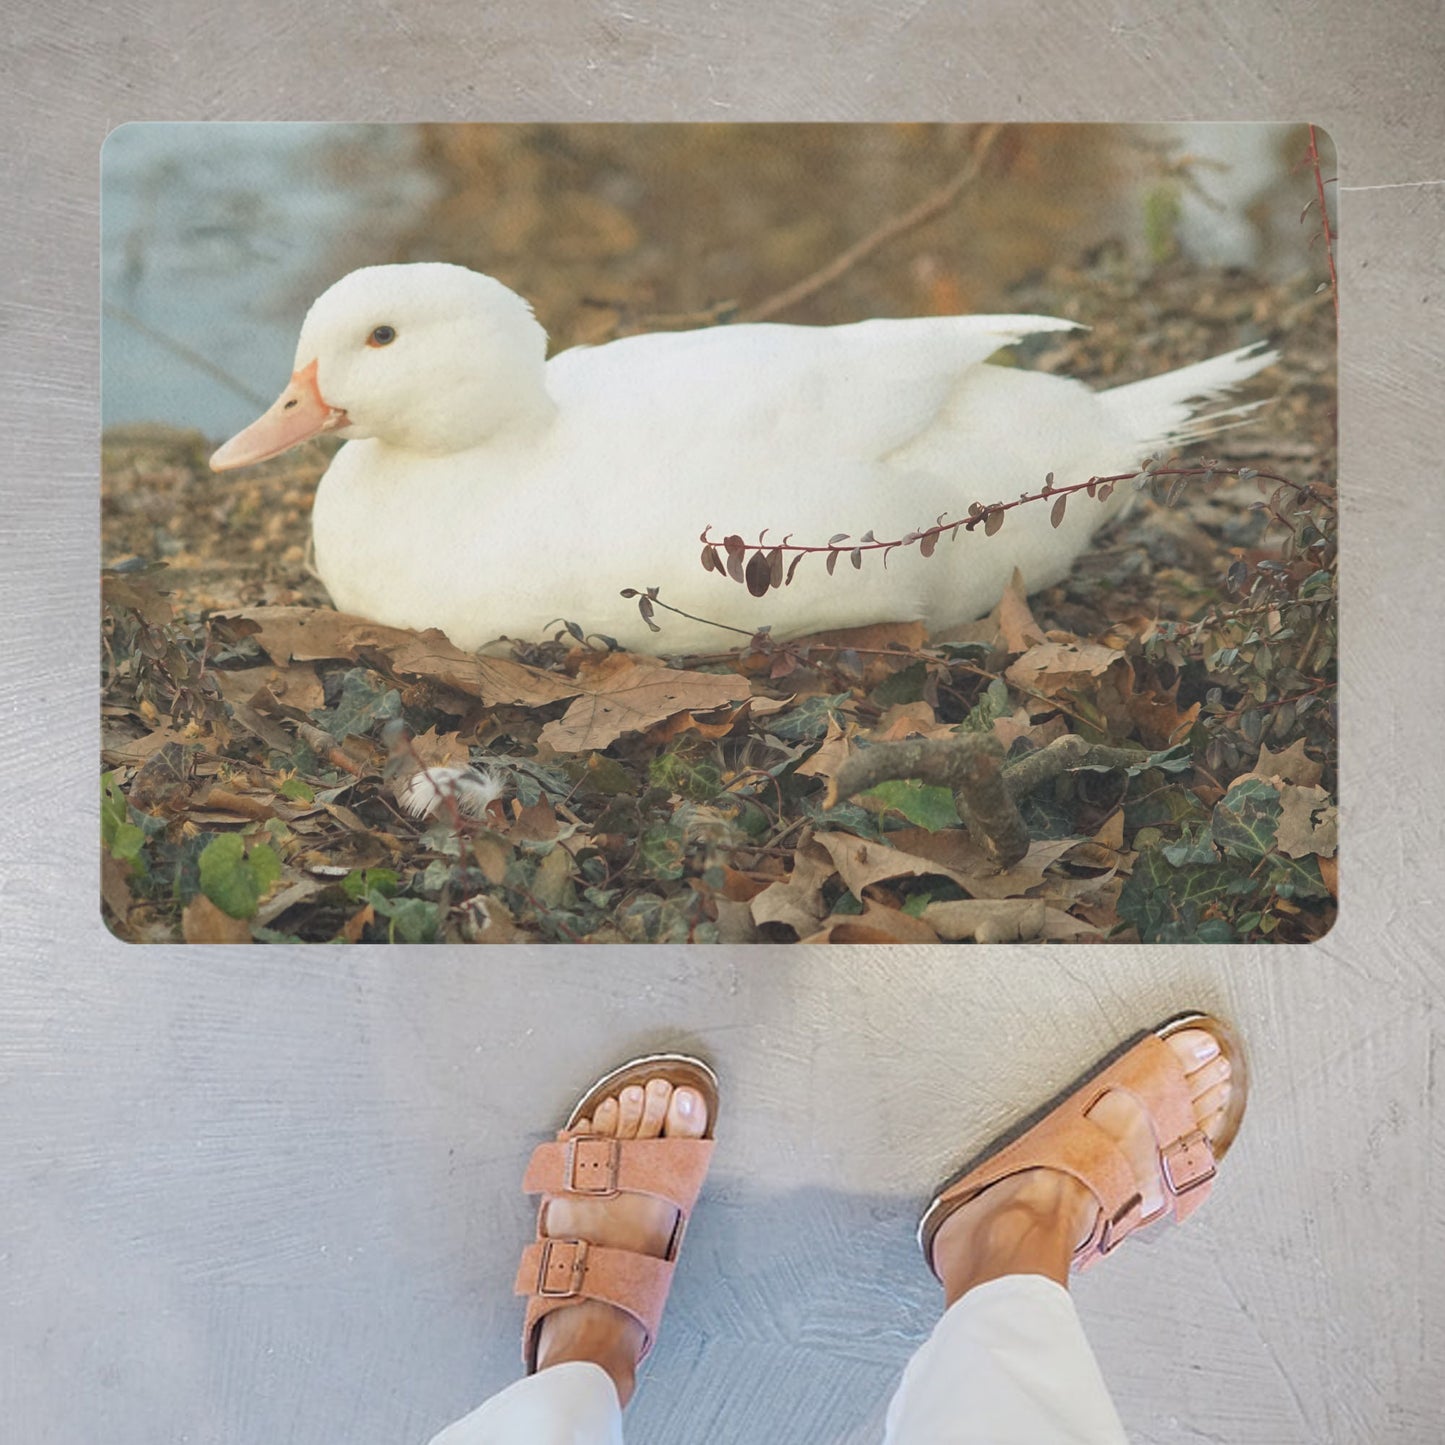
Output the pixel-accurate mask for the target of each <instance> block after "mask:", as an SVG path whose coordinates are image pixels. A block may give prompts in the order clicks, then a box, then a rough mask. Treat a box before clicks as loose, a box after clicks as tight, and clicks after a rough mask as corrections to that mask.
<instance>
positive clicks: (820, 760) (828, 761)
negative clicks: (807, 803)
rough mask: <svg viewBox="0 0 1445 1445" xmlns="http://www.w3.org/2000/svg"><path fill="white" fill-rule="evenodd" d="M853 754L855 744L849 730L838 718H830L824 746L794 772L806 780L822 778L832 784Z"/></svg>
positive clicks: (805, 759)
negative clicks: (841, 724)
mask: <svg viewBox="0 0 1445 1445" xmlns="http://www.w3.org/2000/svg"><path fill="white" fill-rule="evenodd" d="M852 752H853V743H852V739H851V737H850V735H849V733H848V731H847V729H845V728H843V727H841V726H840V725H839V723H838V719H837V718H836V717H832V716H830V717H829V718H828V731H827V733H826V734H825V735H824V737H823V742H822V745H821V746H820V747H819V748H818V749H817V751H816V752H813V753H810V754H809V755H808V756H807V757H806V758H804V759H803V761H802V762H801V763H799V764H798V766H797V768H796V769H795V770H794V771H796V772H797V773H800V774H801V775H802V776H803V777H805V778H822V779H824V780H825V781H827V782H831V781H832V780H833V778H834V777H835V776H837V772H838V769H839V768H841V767H842V766H843V764H844V763H845V762H847V761H848V759H849V757H850V756H851V755H852Z"/></svg>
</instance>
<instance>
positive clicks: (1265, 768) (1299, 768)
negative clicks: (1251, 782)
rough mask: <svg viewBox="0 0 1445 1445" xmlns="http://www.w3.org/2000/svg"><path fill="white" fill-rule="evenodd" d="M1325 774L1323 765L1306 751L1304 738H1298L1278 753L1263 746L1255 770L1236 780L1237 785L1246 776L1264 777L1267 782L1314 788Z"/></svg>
mask: <svg viewBox="0 0 1445 1445" xmlns="http://www.w3.org/2000/svg"><path fill="white" fill-rule="evenodd" d="M1323 776H1324V768H1323V766H1322V765H1321V764H1319V763H1317V762H1315V760H1314V759H1313V758H1312V757H1310V756H1309V755H1308V754H1307V753H1306V752H1305V741H1304V739H1303V738H1296V739H1295V740H1294V742H1292V743H1291V744H1290V745H1289V747H1287V748H1285V749H1283V751H1281V752H1277V753H1272V752H1270V750H1269V749H1268V748H1267V747H1264V746H1261V747H1260V750H1259V759H1258V761H1257V762H1256V763H1255V765H1254V768H1253V770H1252V771H1251V772H1248V773H1245V774H1244V775H1243V776H1242V777H1238V778H1236V779H1235V780H1234V782H1235V784H1236V785H1237V784H1239V783H1242V782H1243V781H1244V779H1245V778H1263V779H1264V781H1265V782H1267V783H1275V782H1279V783H1298V784H1299V785H1300V786H1301V787H1304V788H1312V787H1314V785H1315V784H1316V783H1318V782H1319V780H1320V779H1321V778H1322V777H1323Z"/></svg>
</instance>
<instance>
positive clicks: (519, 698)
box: [221, 607, 578, 707]
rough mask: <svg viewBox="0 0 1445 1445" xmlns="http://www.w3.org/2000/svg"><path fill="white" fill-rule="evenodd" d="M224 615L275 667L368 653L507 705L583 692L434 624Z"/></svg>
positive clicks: (294, 610) (274, 613) (284, 613)
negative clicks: (245, 628)
mask: <svg viewBox="0 0 1445 1445" xmlns="http://www.w3.org/2000/svg"><path fill="white" fill-rule="evenodd" d="M221 615H222V616H224V617H226V618H229V619H231V620H234V621H242V622H250V623H253V624H255V625H256V627H257V628H258V631H257V632H256V634H255V637H256V642H257V644H258V645H259V646H260V647H261V648H262V649H263V650H264V651H265V652H266V653H267V655H268V656H269V657H270V658H271V660H272V661H273V662H275V663H276V664H277V665H278V666H285V665H287V664H289V663H292V662H313V661H319V660H321V659H323V658H345V659H348V660H350V661H353V662H354V661H356V660H358V659H359V658H360V657H361V655H362V654H363V653H364V652H365V653H379V654H380V655H381V656H382V657H384V658H385V659H386V660H387V662H388V663H389V664H390V666H391V668H392V670H393V671H395V672H397V673H400V674H402V675H404V676H407V677H424V678H429V679H430V680H432V681H434V682H439V683H441V684H442V685H443V686H445V687H450V688H452V689H454V690H455V691H457V692H460V693H464V694H466V695H467V696H468V697H476V698H480V699H481V700H482V702H484V703H486V704H487V705H488V706H489V707H495V706H498V705H499V704H502V703H512V704H516V705H518V706H521V707H538V706H541V705H542V704H543V703H549V702H560V701H562V700H563V699H564V698H568V697H573V696H575V695H576V693H577V691H578V689H577V688H576V687H575V686H573V685H572V683H571V682H570V680H569V679H567V678H565V677H559V676H558V675H557V674H555V673H550V672H542V671H541V670H540V669H539V668H535V667H525V666H523V664H522V663H520V662H512V661H510V660H509V659H507V658H502V657H479V656H477V655H476V654H475V653H471V652H464V651H463V650H462V649H461V648H459V647H456V646H454V645H453V644H452V643H451V642H449V641H448V640H447V638H446V636H445V635H444V634H443V633H441V632H438V631H437V630H436V629H435V628H433V629H431V630H430V631H427V632H421V633H417V632H412V631H410V630H408V629H407V628H403V627H383V626H382V625H381V624H380V623H377V622H368V621H366V619H365V618H362V617H353V616H351V615H350V614H349V613H345V612H332V611H331V610H330V609H329V608H324V607H251V608H246V609H244V610H242V611H237V612H227V613H223V614H221Z"/></svg>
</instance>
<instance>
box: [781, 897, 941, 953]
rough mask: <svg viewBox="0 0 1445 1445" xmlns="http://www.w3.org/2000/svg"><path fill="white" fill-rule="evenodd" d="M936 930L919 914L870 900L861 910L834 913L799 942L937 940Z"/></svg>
mask: <svg viewBox="0 0 1445 1445" xmlns="http://www.w3.org/2000/svg"><path fill="white" fill-rule="evenodd" d="M938 937H939V936H938V933H937V932H936V930H935V929H933V928H932V927H931V926H930V925H929V924H928V923H926V922H925V921H924V920H923V919H921V918H914V917H913V916H912V915H911V914H908V913H903V912H901V911H900V910H899V909H897V908H889V907H887V906H886V905H885V904H882V903H874V902H872V901H869V902H868V903H867V904H866V905H865V906H864V909H863V912H862V913H844V914H835V915H833V916H832V917H830V918H828V919H825V920H824V923H823V927H822V928H820V929H819V930H818V931H817V932H816V933H810V934H809V935H808V936H807V937H806V938H801V939H799V942H800V943H937V942H938Z"/></svg>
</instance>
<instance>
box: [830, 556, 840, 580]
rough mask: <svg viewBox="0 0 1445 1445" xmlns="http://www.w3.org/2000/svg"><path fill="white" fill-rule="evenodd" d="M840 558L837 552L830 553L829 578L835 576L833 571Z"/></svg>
mask: <svg viewBox="0 0 1445 1445" xmlns="http://www.w3.org/2000/svg"><path fill="white" fill-rule="evenodd" d="M838 556H839V554H838V553H837V552H829V553H828V576H830V577H831V576H832V575H833V569H834V568H835V567H836V566H837V565H838Z"/></svg>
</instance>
